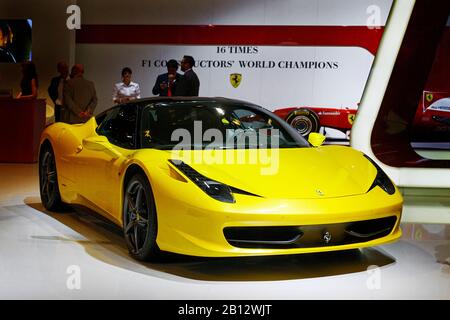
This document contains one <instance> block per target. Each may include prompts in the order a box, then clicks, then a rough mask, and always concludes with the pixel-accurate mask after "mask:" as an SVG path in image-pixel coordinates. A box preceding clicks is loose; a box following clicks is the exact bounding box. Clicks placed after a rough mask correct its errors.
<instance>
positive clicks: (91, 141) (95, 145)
mask: <svg viewBox="0 0 450 320" xmlns="http://www.w3.org/2000/svg"><path fill="white" fill-rule="evenodd" d="M83 146H84V147H85V148H86V149H88V150H93V151H103V152H105V153H106V154H108V155H110V156H111V157H112V158H113V159H117V158H119V157H120V156H121V154H120V153H119V152H118V151H116V150H115V149H114V148H112V147H111V146H109V141H108V139H107V138H106V137H105V136H93V137H88V138H84V139H83Z"/></svg>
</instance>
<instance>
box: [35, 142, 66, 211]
mask: <svg viewBox="0 0 450 320" xmlns="http://www.w3.org/2000/svg"><path fill="white" fill-rule="evenodd" d="M39 191H40V195H41V201H42V204H43V205H44V207H45V209H47V210H50V211H57V210H60V209H61V208H62V202H61V195H60V193H59V186H58V175H57V172H56V161H55V154H54V152H53V149H52V147H51V146H50V145H44V146H43V147H42V149H41V152H40V154H39Z"/></svg>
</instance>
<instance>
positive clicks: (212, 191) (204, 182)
mask: <svg viewBox="0 0 450 320" xmlns="http://www.w3.org/2000/svg"><path fill="white" fill-rule="evenodd" d="M169 162H170V163H171V164H173V165H174V166H175V167H176V168H177V169H178V170H180V171H181V172H182V173H183V174H184V175H185V176H186V177H188V178H189V179H190V180H191V181H192V182H194V183H195V184H196V185H197V186H198V187H199V188H200V189H202V190H203V191H204V192H205V193H206V194H207V195H209V196H210V197H211V198H214V199H216V200H219V201H222V202H228V203H235V202H236V201H235V200H234V197H233V194H232V193H231V189H230V187H229V186H227V185H226V184H223V183H220V182H218V181H215V180H212V179H209V178H207V177H205V176H204V175H202V174H201V173H199V172H197V171H196V170H194V169H193V168H191V167H190V166H189V165H187V164H186V163H184V162H183V161H180V160H169Z"/></svg>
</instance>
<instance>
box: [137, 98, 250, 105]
mask: <svg viewBox="0 0 450 320" xmlns="http://www.w3.org/2000/svg"><path fill="white" fill-rule="evenodd" d="M199 101H205V102H219V103H220V102H221V103H245V104H248V105H255V104H254V103H251V102H248V101H243V100H237V99H230V98H225V97H151V98H142V99H136V100H132V101H131V103H142V102H144V103H145V102H150V103H151V102H199Z"/></svg>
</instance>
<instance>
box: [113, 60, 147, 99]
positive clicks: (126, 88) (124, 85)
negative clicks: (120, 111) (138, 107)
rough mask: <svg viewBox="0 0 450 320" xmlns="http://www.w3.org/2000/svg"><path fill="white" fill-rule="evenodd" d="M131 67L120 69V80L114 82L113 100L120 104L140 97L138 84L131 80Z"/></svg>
mask: <svg viewBox="0 0 450 320" xmlns="http://www.w3.org/2000/svg"><path fill="white" fill-rule="evenodd" d="M131 74H132V72H131V69H130V68H128V67H126V68H123V69H122V82H119V83H116V84H115V85H114V88H113V102H114V103H117V104H120V103H125V102H128V101H131V100H134V99H139V98H140V97H141V89H140V88H139V84H137V83H136V82H132V81H131Z"/></svg>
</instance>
